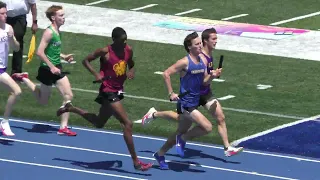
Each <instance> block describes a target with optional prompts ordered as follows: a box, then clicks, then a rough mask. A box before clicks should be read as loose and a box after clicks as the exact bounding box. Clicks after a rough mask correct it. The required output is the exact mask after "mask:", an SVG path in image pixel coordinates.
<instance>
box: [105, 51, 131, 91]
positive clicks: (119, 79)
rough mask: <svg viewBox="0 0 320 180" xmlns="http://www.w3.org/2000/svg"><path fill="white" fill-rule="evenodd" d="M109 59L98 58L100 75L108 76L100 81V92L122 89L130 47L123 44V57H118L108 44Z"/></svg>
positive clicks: (125, 77)
mask: <svg viewBox="0 0 320 180" xmlns="http://www.w3.org/2000/svg"><path fill="white" fill-rule="evenodd" d="M108 52H109V53H108V54H109V59H108V60H107V61H106V60H105V59H104V58H103V59H100V75H101V76H102V77H108V79H106V80H105V81H103V82H102V84H101V86H100V91H102V92H118V91H123V84H124V82H125V80H126V79H127V74H126V72H127V63H128V60H129V58H130V53H131V52H130V47H129V46H128V45H126V46H125V49H124V58H123V59H120V58H119V57H118V56H117V55H116V54H115V52H114V51H113V50H112V47H111V45H109V46H108Z"/></svg>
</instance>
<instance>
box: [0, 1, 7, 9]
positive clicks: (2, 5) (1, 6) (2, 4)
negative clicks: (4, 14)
mask: <svg viewBox="0 0 320 180" xmlns="http://www.w3.org/2000/svg"><path fill="white" fill-rule="evenodd" d="M1 8H7V4H6V3H4V2H2V1H0V9H1Z"/></svg>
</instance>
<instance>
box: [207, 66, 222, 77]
mask: <svg viewBox="0 0 320 180" xmlns="http://www.w3.org/2000/svg"><path fill="white" fill-rule="evenodd" d="M221 71H222V68H220V69H216V70H211V71H210V76H211V77H219V76H220V74H221Z"/></svg>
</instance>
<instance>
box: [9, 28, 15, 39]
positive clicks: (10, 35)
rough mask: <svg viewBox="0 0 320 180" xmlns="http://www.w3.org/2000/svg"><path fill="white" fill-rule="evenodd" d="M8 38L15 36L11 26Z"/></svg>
mask: <svg viewBox="0 0 320 180" xmlns="http://www.w3.org/2000/svg"><path fill="white" fill-rule="evenodd" d="M7 35H8V38H9V39H11V38H13V35H14V32H13V29H12V28H9V31H8V32H7Z"/></svg>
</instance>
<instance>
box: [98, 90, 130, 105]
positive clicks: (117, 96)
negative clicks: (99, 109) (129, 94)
mask: <svg viewBox="0 0 320 180" xmlns="http://www.w3.org/2000/svg"><path fill="white" fill-rule="evenodd" d="M123 98H124V96H123V93H118V92H99V94H98V96H97V97H96V99H95V101H96V102H97V103H99V104H103V102H105V101H107V102H109V103H113V102H117V101H121V100H122V99H123Z"/></svg>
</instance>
